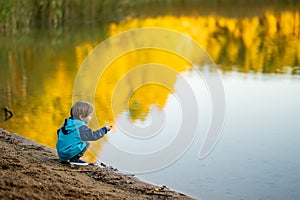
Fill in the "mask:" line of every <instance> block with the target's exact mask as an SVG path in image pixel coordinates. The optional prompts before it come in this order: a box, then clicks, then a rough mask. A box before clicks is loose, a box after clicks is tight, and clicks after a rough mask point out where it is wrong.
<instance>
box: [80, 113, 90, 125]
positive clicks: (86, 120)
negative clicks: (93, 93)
mask: <svg viewBox="0 0 300 200" xmlns="http://www.w3.org/2000/svg"><path fill="white" fill-rule="evenodd" d="M92 114H93V113H91V114H89V115H88V116H87V117H86V118H82V117H80V119H81V120H83V121H84V122H85V123H86V124H88V123H90V121H91V120H92V118H93V117H92Z"/></svg>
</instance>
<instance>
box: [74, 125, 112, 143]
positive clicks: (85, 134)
mask: <svg viewBox="0 0 300 200" xmlns="http://www.w3.org/2000/svg"><path fill="white" fill-rule="evenodd" d="M110 129H111V127H107V126H104V127H103V128H101V129H99V130H96V131H93V130H92V129H91V128H89V127H87V126H81V127H80V128H79V133H80V138H81V139H82V140H83V141H95V140H99V139H100V138H102V137H103V136H104V135H105V134H106V133H107V131H110Z"/></svg>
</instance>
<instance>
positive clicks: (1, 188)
mask: <svg viewBox="0 0 300 200" xmlns="http://www.w3.org/2000/svg"><path fill="white" fill-rule="evenodd" d="M0 148H1V153H0V171H1V173H0V176H1V178H0V199H192V198H190V197H188V196H186V195H184V194H181V193H178V192H175V191H172V190H170V189H168V188H167V187H165V186H161V187H160V186H155V185H151V184H148V183H145V182H143V181H141V180H139V179H138V178H136V177H134V176H130V175H124V174H121V173H118V172H117V171H115V170H114V169H113V168H112V167H103V166H101V167H99V166H95V165H89V166H85V167H77V166H76V167H75V166H71V165H64V164H61V163H60V162H59V160H58V157H57V155H56V151H55V150H53V149H50V148H47V147H45V146H42V145H39V144H37V143H35V142H33V141H31V140H28V139H26V138H23V137H21V136H19V135H17V134H11V133H9V132H7V131H5V130H2V129H0Z"/></svg>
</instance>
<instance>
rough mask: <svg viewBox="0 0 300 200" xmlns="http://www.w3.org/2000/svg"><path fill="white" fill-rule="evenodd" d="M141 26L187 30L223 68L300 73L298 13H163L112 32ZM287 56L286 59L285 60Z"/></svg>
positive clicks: (124, 24)
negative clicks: (228, 14)
mask: <svg viewBox="0 0 300 200" xmlns="http://www.w3.org/2000/svg"><path fill="white" fill-rule="evenodd" d="M142 27H163V28H169V29H172V30H177V31H179V32H181V33H185V34H187V35H189V36H190V37H192V38H193V39H194V40H196V41H197V42H198V43H199V44H200V45H201V46H202V47H203V48H204V49H206V50H207V52H208V53H209V55H210V56H211V57H212V59H213V60H214V61H215V62H216V63H217V64H220V66H221V68H222V69H223V70H233V66H236V70H238V71H240V72H249V71H250V70H252V71H254V72H265V73H286V71H285V70H284V68H285V67H287V66H288V67H290V68H292V72H291V73H292V74H295V73H299V55H300V52H299V48H300V40H299V12H298V11H283V12H280V13H273V12H269V11H266V12H265V14H264V16H256V17H243V18H227V17H221V16H214V15H210V16H198V17H194V16H180V17H176V16H172V15H168V16H161V17H155V18H144V19H139V18H132V19H131V18H129V19H127V20H124V21H122V22H120V23H119V24H115V23H113V24H111V25H110V34H111V35H114V34H117V33H120V32H123V31H125V30H129V29H133V28H142ZM282 58H284V60H282Z"/></svg>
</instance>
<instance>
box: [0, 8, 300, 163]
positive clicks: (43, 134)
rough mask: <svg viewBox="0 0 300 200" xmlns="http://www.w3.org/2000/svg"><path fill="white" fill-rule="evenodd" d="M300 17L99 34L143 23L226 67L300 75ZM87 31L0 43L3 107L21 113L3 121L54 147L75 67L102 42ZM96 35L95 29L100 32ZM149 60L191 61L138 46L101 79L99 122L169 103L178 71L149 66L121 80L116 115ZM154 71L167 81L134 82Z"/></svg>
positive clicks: (195, 22) (158, 22)
mask: <svg viewBox="0 0 300 200" xmlns="http://www.w3.org/2000/svg"><path fill="white" fill-rule="evenodd" d="M299 20H300V19H299V12H298V11H283V12H280V13H273V12H268V11H267V12H265V14H264V15H263V16H256V17H242V18H227V17H221V16H215V15H209V16H180V17H176V16H172V15H167V16H160V17H148V18H129V19H126V20H124V21H121V22H120V23H111V24H110V25H109V26H108V27H107V33H105V36H103V35H101V37H102V38H104V37H109V36H112V35H115V34H117V33H121V32H123V31H126V30H130V29H133V28H139V27H163V28H169V29H172V30H177V31H179V32H182V33H184V34H187V35H189V36H190V37H192V38H193V39H194V40H196V41H197V42H198V43H199V44H201V45H202V47H203V48H204V49H206V51H207V52H208V54H209V55H210V56H211V57H212V59H213V60H214V62H215V63H217V64H218V66H219V67H220V69H221V71H222V72H223V73H227V72H231V71H239V72H244V73H249V72H255V73H260V72H262V73H279V74H281V73H282V74H292V75H299V74H300V67H299V60H300V40H299V36H300V35H299V26H300V25H299ZM88 31H90V30H83V29H82V30H78V32H73V33H72V37H73V36H74V37H75V38H76V40H75V39H74V41H76V42H74V41H72V40H70V41H68V40H67V39H65V40H66V41H58V42H57V38H55V36H53V37H54V38H46V39H45V38H40V39H39V38H35V37H33V36H32V39H31V40H30V41H28V42H27V43H26V44H22V45H20V44H17V45H16V44H11V46H9V45H8V46H5V45H4V43H2V42H1V43H0V46H1V48H0V55H1V56H0V61H1V67H0V74H1V76H2V78H1V80H0V84H1V85H0V86H1V87H0V100H1V101H0V103H1V105H0V106H1V107H3V106H9V107H10V108H11V109H12V110H13V111H14V114H15V115H14V117H13V118H12V119H11V120H9V121H7V122H4V121H3V120H2V121H1V127H2V128H5V129H7V130H9V131H11V132H16V133H18V134H21V135H23V136H25V137H27V138H29V139H32V140H34V141H37V142H39V143H41V144H44V145H47V146H49V147H53V148H54V147H55V142H56V130H57V129H58V128H59V127H60V126H61V124H62V123H63V120H64V118H66V117H68V115H69V109H70V107H71V104H72V102H71V101H72V100H71V99H72V92H73V83H74V79H75V77H76V73H77V71H78V69H79V67H80V66H81V63H82V62H83V60H84V59H85V58H86V56H87V55H88V54H89V53H90V52H91V51H92V49H93V48H94V47H95V46H96V45H97V43H98V42H99V41H98V40H99V39H86V37H85V36H86V33H87V32H88ZM89 33H90V32H89ZM97 34H99V32H98V30H95V33H94V35H97ZM79 36H81V37H79ZM99 37H100V36H99ZM149 37H151V36H149ZM78 38H79V39H78ZM0 39H1V38H0ZM62 40H63V39H62ZM60 43H61V44H62V45H59V44H60ZM6 45H7V44H6ZM55 45H57V46H55ZM16 47H17V48H16ZM196 56H197V55H196ZM147 63H159V64H162V65H166V66H169V67H170V68H172V69H173V70H175V71H176V72H178V73H180V72H183V71H186V70H189V69H190V63H188V62H187V61H185V60H183V59H182V58H180V57H178V56H176V55H173V54H171V53H168V52H165V51H159V50H149V49H148V50H139V51H134V52H131V53H128V54H126V55H123V56H121V57H120V58H118V59H117V60H115V61H114V62H113V63H111V65H110V66H109V67H108V69H107V70H106V71H105V73H104V74H103V76H102V77H101V79H100V80H99V82H98V88H97V91H96V100H95V102H96V104H95V107H96V109H97V117H98V119H99V124H100V125H108V124H111V125H114V124H113V123H114V121H115V117H118V115H119V114H121V113H122V112H125V111H128V112H129V114H130V116H129V117H130V119H131V120H132V121H135V120H145V119H146V116H147V114H148V113H149V109H150V108H151V106H152V105H156V106H157V107H159V108H163V107H164V106H165V104H166V101H167V98H168V95H169V94H170V93H172V92H173V89H174V84H175V82H176V77H175V76H173V75H170V76H165V74H159V73H151V71H147V70H144V73H143V76H139V77H135V78H127V79H126V77H125V79H124V80H125V82H124V83H126V84H124V85H122V86H120V88H121V91H122V92H121V93H120V98H119V99H117V102H116V104H115V105H116V106H115V108H114V111H115V113H114V114H115V115H114V114H113V112H112V105H111V98H110V97H111V95H112V92H113V90H114V87H115V85H116V84H117V83H118V81H119V80H120V79H121V78H122V77H124V76H125V75H126V74H127V73H128V72H129V71H130V70H133V69H134V68H135V67H137V66H141V65H144V64H147ZM153 77H156V78H158V79H164V80H165V81H166V82H167V83H168V84H167V85H168V87H163V86H161V85H155V84H148V85H145V86H143V87H140V88H135V87H134V86H135V85H137V84H138V83H139V82H140V81H141V80H142V79H143V80H151V79H152V78H153ZM128 94H130V95H128ZM1 117H3V116H2V115H1ZM93 128H97V127H93ZM102 141H106V140H105V139H103V140H102ZM101 145H102V143H101V142H97V143H95V144H94V145H93V147H92V149H91V154H92V156H91V155H90V156H88V157H89V159H90V160H93V157H94V156H97V155H98V153H99V152H100V149H101V148H102V146H101Z"/></svg>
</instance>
